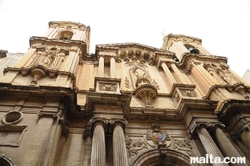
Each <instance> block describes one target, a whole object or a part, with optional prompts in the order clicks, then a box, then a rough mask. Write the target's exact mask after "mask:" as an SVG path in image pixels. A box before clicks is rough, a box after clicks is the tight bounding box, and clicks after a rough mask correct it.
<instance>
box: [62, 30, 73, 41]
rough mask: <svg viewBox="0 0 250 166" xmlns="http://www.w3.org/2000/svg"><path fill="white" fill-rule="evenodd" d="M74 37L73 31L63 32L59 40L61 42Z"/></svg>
mask: <svg viewBox="0 0 250 166" xmlns="http://www.w3.org/2000/svg"><path fill="white" fill-rule="evenodd" d="M72 36H73V32H71V31H62V32H61V33H60V37H59V39H60V40H70V39H71V38H72Z"/></svg>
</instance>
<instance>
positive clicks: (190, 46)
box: [184, 44, 200, 54]
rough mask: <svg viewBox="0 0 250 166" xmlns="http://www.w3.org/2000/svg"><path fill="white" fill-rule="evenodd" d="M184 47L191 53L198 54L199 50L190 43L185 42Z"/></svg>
mask: <svg viewBox="0 0 250 166" xmlns="http://www.w3.org/2000/svg"><path fill="white" fill-rule="evenodd" d="M184 46H185V47H186V49H187V50H188V51H189V52H190V53H192V54H199V53H200V51H199V50H198V49H197V48H195V47H194V46H192V45H188V44H185V45H184Z"/></svg>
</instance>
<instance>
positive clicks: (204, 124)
mask: <svg viewBox="0 0 250 166" xmlns="http://www.w3.org/2000/svg"><path fill="white" fill-rule="evenodd" d="M201 127H204V128H208V127H209V123H208V122H194V123H193V124H192V125H191V126H190V134H191V135H194V133H195V132H196V130H197V129H198V128H201Z"/></svg>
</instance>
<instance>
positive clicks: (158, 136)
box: [152, 131, 164, 141]
mask: <svg viewBox="0 0 250 166" xmlns="http://www.w3.org/2000/svg"><path fill="white" fill-rule="evenodd" d="M152 138H153V139H155V140H156V141H162V140H163V139H164V136H163V134H162V133H161V132H159V131H154V132H153V133H152Z"/></svg>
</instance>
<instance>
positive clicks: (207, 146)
mask: <svg viewBox="0 0 250 166" xmlns="http://www.w3.org/2000/svg"><path fill="white" fill-rule="evenodd" d="M218 44H219V43H218ZM89 45H90V27H89V26H85V25H83V24H81V23H75V22H63V21H61V22H50V23H49V28H48V30H47V32H46V33H45V35H44V36H41V37H37V36H35V37H31V38H30V48H29V50H28V51H27V52H26V53H25V54H23V55H22V56H20V59H19V58H13V61H12V60H11V58H9V61H12V62H14V60H15V61H16V62H15V63H10V64H9V65H5V66H4V67H3V70H2V71H3V75H2V76H1V78H0V118H1V124H0V165H1V166H14V165H16V166H34V165H40V166H71V165H77V166H79V165H83V166H161V165H164V166H165V165H167V166H191V165H199V164H191V163H190V157H192V156H196V157H202V156H205V155H206V154H209V155H212V156H214V157H220V158H222V159H223V158H224V157H246V163H245V164H241V165H247V163H248V164H249V163H250V162H249V161H250V150H249V149H250V131H249V121H250V112H249V110H250V101H249V97H250V85H249V84H248V83H247V82H246V81H244V80H243V79H242V78H240V77H239V76H238V75H237V74H235V73H234V72H233V71H232V70H231V69H230V67H229V66H228V65H227V58H225V57H221V56H216V55H213V54H211V53H210V52H209V51H208V50H207V49H206V48H205V47H204V46H203V45H202V40H201V39H199V38H195V37H191V36H186V35H174V34H169V35H167V36H165V37H164V39H163V45H162V48H155V47H151V46H147V45H143V44H140V43H115V44H100V45H96V49H95V53H89ZM0 54H1V56H0V65H1V66H3V65H4V63H1V62H6V58H8V56H7V55H8V53H7V51H4V50H3V51H1V52H0ZM1 66H0V67H1ZM208 165H213V164H208ZM214 165H218V164H214ZM219 165H228V164H219ZM231 165H232V164H231Z"/></svg>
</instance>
